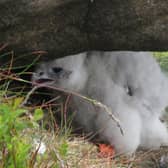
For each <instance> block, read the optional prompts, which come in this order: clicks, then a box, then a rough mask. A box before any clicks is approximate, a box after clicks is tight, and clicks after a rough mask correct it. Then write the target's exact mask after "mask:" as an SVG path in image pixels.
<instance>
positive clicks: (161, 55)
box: [154, 52, 168, 73]
mask: <svg viewBox="0 0 168 168" xmlns="http://www.w3.org/2000/svg"><path fill="white" fill-rule="evenodd" d="M154 56H155V57H156V59H157V61H158V62H159V64H160V66H161V68H162V69H163V70H164V71H165V72H166V73H168V52H155V53H154Z"/></svg>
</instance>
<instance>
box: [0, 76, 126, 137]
mask: <svg viewBox="0 0 168 168" xmlns="http://www.w3.org/2000/svg"><path fill="white" fill-rule="evenodd" d="M0 76H5V75H4V74H3V73H0ZM5 77H6V76H5ZM8 78H9V79H13V80H17V81H20V82H26V83H29V84H33V85H34V87H33V88H32V90H31V91H30V92H29V93H28V94H27V96H26V98H25V100H24V101H23V103H22V104H21V106H24V105H25V104H26V102H27V101H28V99H29V98H30V96H31V95H32V94H33V93H34V91H35V90H37V89H38V88H41V87H46V88H50V89H54V90H58V91H61V92H64V93H70V94H72V95H75V96H78V97H80V98H83V99H84V100H87V101H88V102H91V103H92V104H93V105H95V106H99V107H101V108H104V109H105V111H106V112H107V113H108V115H109V116H110V118H111V119H112V120H113V121H114V122H115V123H116V124H117V127H118V128H119V129H120V132H121V134H122V135H124V131H123V129H122V127H121V125H120V121H119V120H118V119H117V118H116V117H115V116H114V115H113V114H112V111H111V109H110V108H109V107H107V106H106V105H104V104H102V103H101V102H99V101H97V100H94V99H90V98H88V97H86V96H83V95H81V94H79V93H76V92H73V91H68V90H65V89H61V88H58V87H53V86H46V85H45V84H37V83H32V82H30V81H26V80H23V79H21V78H17V77H13V76H8Z"/></svg>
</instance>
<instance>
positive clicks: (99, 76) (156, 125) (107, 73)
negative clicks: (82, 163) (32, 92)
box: [32, 51, 168, 153]
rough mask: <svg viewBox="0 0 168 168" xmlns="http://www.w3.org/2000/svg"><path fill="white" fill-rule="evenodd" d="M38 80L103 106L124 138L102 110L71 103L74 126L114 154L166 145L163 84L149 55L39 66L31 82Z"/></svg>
mask: <svg viewBox="0 0 168 168" xmlns="http://www.w3.org/2000/svg"><path fill="white" fill-rule="evenodd" d="M39 80H44V81H45V84H46V85H52V86H57V87H62V88H64V89H69V90H72V91H75V92H78V93H81V94H83V95H85V96H88V97H90V98H93V99H96V100H98V101H101V102H102V103H103V104H105V105H107V106H109V107H110V108H111V109H112V112H113V113H114V115H115V116H116V117H118V118H119V119H120V121H121V126H122V128H123V130H124V135H122V134H121V132H120V130H119V128H118V127H117V126H116V124H115V122H114V121H113V120H111V118H110V117H109V115H108V114H107V113H106V112H105V111H104V110H103V109H101V108H95V107H94V106H93V105H91V104H90V103H89V102H86V101H83V100H82V99H81V98H78V97H75V96H73V98H72V101H73V108H74V110H75V111H76V113H75V120H76V121H77V122H78V123H80V125H82V126H83V127H84V128H85V130H86V131H87V132H91V133H93V134H94V133H97V134H98V135H99V137H100V138H101V139H102V140H104V141H107V142H108V143H110V144H111V145H114V146H115V148H116V150H117V152H118V153H132V152H135V150H136V149H137V148H138V147H145V148H156V147H159V146H161V145H167V144H168V133H167V129H166V126H165V125H164V123H162V122H161V121H160V119H159V118H160V116H161V115H162V112H163V111H164V109H165V107H166V106H167V104H168V94H167V92H166V89H167V86H168V80H167V78H166V77H165V75H164V74H163V73H162V72H161V69H160V67H159V65H158V64H157V62H156V61H155V59H154V58H153V57H152V54H151V53H144V52H98V51H97V52H95V51H93V52H84V53H80V54H77V55H72V56H68V57H65V58H61V59H57V60H54V61H51V62H48V63H43V64H41V65H40V67H38V68H37V70H36V72H35V73H34V75H33V77H32V81H33V82H38V81H39Z"/></svg>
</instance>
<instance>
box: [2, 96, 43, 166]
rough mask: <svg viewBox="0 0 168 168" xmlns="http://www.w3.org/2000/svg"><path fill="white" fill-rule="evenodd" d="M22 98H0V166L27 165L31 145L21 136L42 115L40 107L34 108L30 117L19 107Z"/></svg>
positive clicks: (34, 124) (33, 125)
mask: <svg viewBox="0 0 168 168" xmlns="http://www.w3.org/2000/svg"><path fill="white" fill-rule="evenodd" d="M22 100H23V98H14V99H5V98H4V99H2V98H1V99H0V167H4V168H22V167H23V168H25V167H28V164H29V163H28V160H29V159H30V157H31V156H30V150H31V148H32V145H31V144H30V143H28V141H27V138H25V136H23V131H24V130H25V129H27V128H30V127H31V128H33V127H35V126H37V125H38V124H37V123H36V121H37V120H39V119H41V118H42V117H43V113H42V110H41V109H36V110H35V113H34V115H33V117H32V119H30V118H29V117H28V116H27V114H26V113H27V110H26V109H25V108H22V107H20V106H21V103H22Z"/></svg>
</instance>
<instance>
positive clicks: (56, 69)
mask: <svg viewBox="0 0 168 168" xmlns="http://www.w3.org/2000/svg"><path fill="white" fill-rule="evenodd" d="M52 71H53V72H54V73H60V72H62V71H63V68H61V67H53V68H52Z"/></svg>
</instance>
